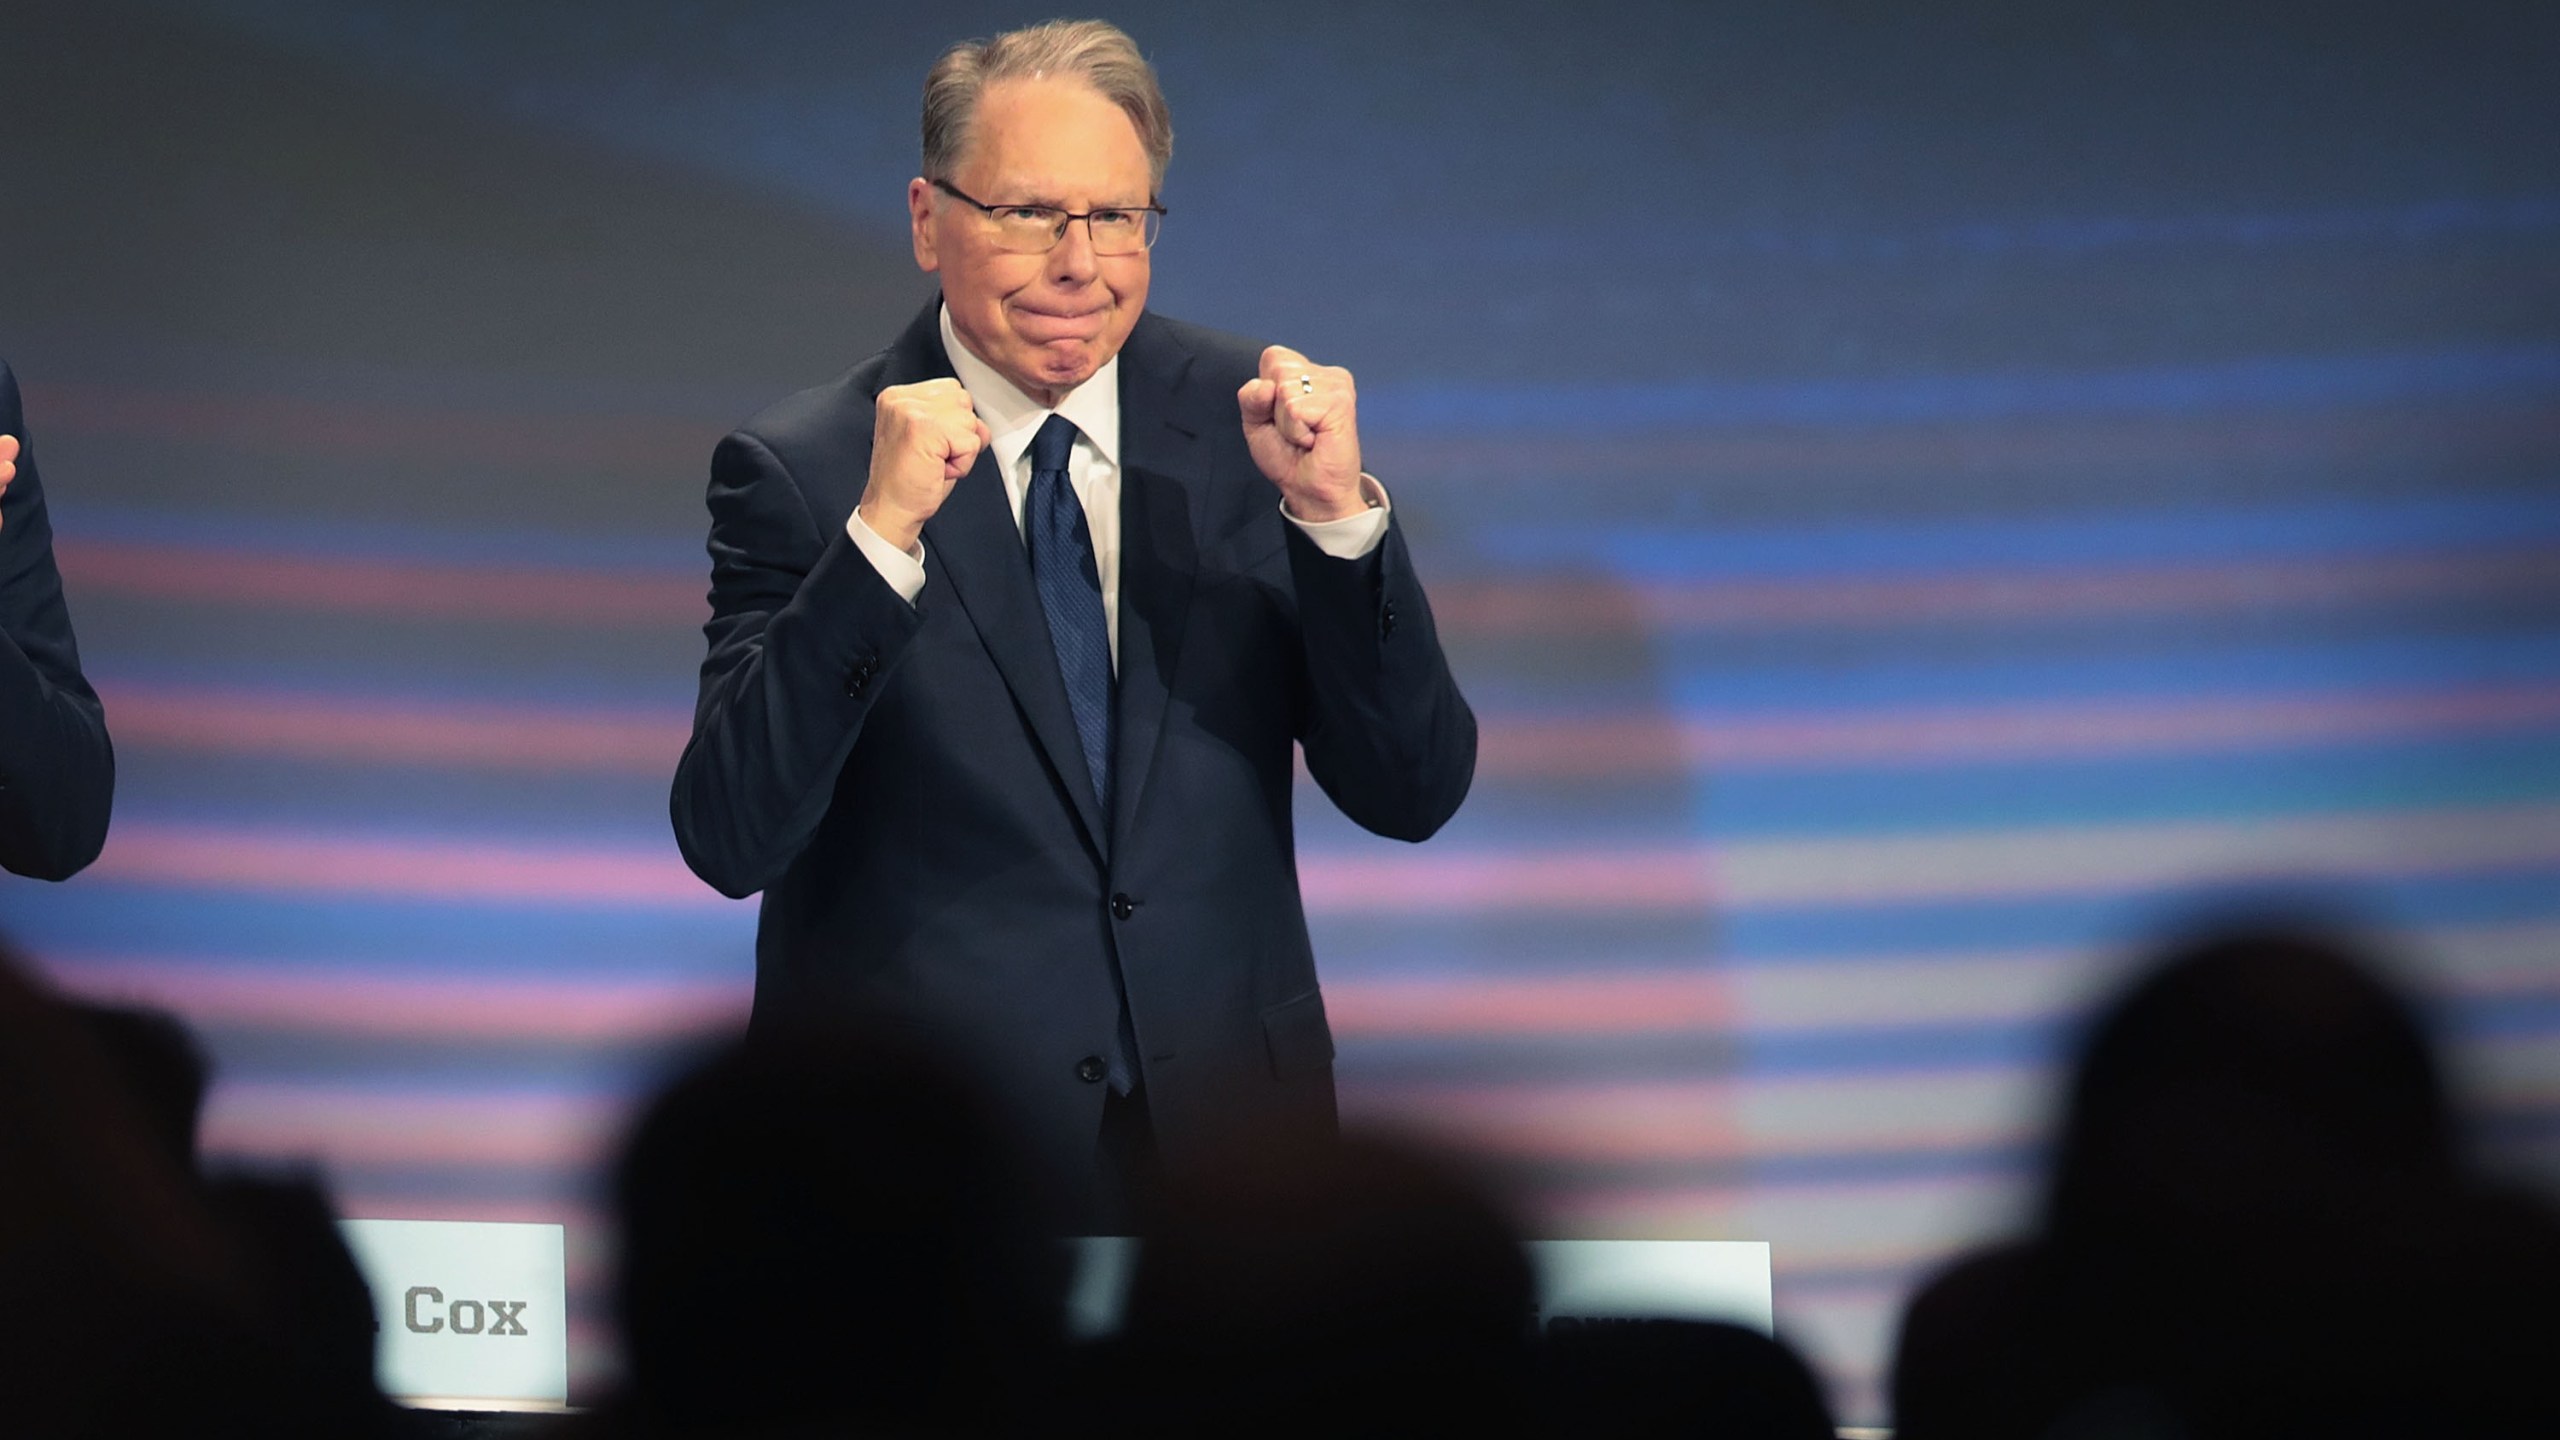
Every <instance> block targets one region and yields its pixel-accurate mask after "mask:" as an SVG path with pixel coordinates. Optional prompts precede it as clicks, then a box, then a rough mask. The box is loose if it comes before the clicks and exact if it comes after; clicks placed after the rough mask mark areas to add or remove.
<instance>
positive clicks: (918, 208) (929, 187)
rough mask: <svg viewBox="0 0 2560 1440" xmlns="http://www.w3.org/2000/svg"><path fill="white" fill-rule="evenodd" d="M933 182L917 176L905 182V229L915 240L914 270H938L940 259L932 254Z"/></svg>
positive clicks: (940, 263) (940, 266)
mask: <svg viewBox="0 0 2560 1440" xmlns="http://www.w3.org/2000/svg"><path fill="white" fill-rule="evenodd" d="M933 219H934V216H933V182H932V181H930V180H927V179H925V178H924V177H922V176H918V177H916V178H915V179H913V180H910V181H908V182H907V229H908V232H909V234H910V235H911V236H912V237H913V239H914V240H915V246H916V268H917V269H919V270H939V269H941V268H942V260H941V257H940V256H938V255H937V254H936V253H935V252H934V235H933Z"/></svg>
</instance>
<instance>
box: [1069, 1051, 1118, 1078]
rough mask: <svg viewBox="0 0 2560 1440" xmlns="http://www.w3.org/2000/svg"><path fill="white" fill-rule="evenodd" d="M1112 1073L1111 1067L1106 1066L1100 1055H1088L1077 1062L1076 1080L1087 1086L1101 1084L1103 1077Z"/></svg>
mask: <svg viewBox="0 0 2560 1440" xmlns="http://www.w3.org/2000/svg"><path fill="white" fill-rule="evenodd" d="M1110 1073H1111V1067H1110V1066H1108V1065H1106V1064H1104V1063H1103V1062H1102V1057H1101V1056H1099V1055H1087V1056H1086V1057H1084V1058H1083V1059H1081V1060H1079V1061H1077V1062H1076V1078H1077V1079H1079V1080H1081V1081H1083V1082H1084V1083H1086V1084H1087V1085H1099V1084H1101V1083H1102V1080H1103V1077H1104V1076H1106V1075H1109V1074H1110Z"/></svg>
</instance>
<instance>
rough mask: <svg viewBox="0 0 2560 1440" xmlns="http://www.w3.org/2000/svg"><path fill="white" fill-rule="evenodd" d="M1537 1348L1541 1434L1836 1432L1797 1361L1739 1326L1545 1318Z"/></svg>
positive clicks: (1783, 1437)
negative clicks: (1543, 1428) (1543, 1424)
mask: <svg viewBox="0 0 2560 1440" xmlns="http://www.w3.org/2000/svg"><path fill="white" fill-rule="evenodd" d="M1539 1352H1540V1353H1539V1356H1538V1360H1539V1366H1538V1368H1539V1378H1540V1381H1541V1387H1540V1388H1541V1390H1542V1391H1543V1404H1542V1407H1541V1408H1542V1409H1543V1411H1544V1413H1545V1419H1546V1433H1547V1434H1550V1435H1593V1436H1601V1435H1605V1436H1611V1437H1615V1440H1654V1437H1661V1440H1672V1437H1675V1436H1676V1437H1694V1436H1714V1437H1717V1440H1832V1436H1833V1435H1834V1434H1835V1433H1836V1431H1835V1429H1834V1426H1833V1423H1832V1419H1831V1409H1830V1406H1829V1405H1828V1404H1827V1403H1826V1402H1825V1401H1824V1399H1823V1396H1822V1386H1821V1383H1820V1382H1819V1381H1817V1380H1816V1379H1815V1378H1814V1375H1813V1372H1812V1371H1811V1370H1810V1369H1808V1368H1806V1366H1805V1363H1804V1361H1803V1359H1802V1358H1801V1357H1799V1356H1798V1355H1797V1354H1796V1353H1795V1352H1794V1351H1793V1350H1790V1349H1788V1348H1787V1347H1786V1346H1785V1345H1783V1344H1781V1343H1779V1342H1778V1341H1776V1340H1773V1339H1771V1338H1770V1337H1768V1336H1766V1335H1763V1334H1761V1333H1760V1332H1759V1331H1757V1330H1753V1329H1749V1328H1746V1327H1744V1326H1740V1325H1728V1324H1722V1323H1717V1322H1712V1321H1704V1320H1597V1321H1589V1322H1585V1323H1580V1324H1575V1323H1569V1322H1563V1321H1550V1322H1549V1323H1548V1326H1547V1332H1546V1334H1545V1336H1544V1337H1542V1339H1541V1340H1540V1342H1539Z"/></svg>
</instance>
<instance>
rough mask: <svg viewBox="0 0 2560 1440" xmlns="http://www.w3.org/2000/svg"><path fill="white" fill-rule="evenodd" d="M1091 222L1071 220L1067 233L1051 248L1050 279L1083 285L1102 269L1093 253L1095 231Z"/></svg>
mask: <svg viewBox="0 0 2560 1440" xmlns="http://www.w3.org/2000/svg"><path fill="white" fill-rule="evenodd" d="M1092 223H1093V222H1091V221H1089V220H1070V221H1068V222H1067V233H1066V234H1064V235H1061V236H1059V237H1058V243H1057V244H1055V245H1053V246H1051V247H1049V278H1050V279H1052V280H1055V281H1058V282H1060V283H1063V284H1069V285H1081V284H1083V283H1084V282H1085V281H1087V280H1090V279H1092V278H1093V274H1094V271H1095V270H1096V269H1098V268H1100V267H1099V266H1098V265H1097V264H1096V262H1095V258H1094V253H1093V229H1092Z"/></svg>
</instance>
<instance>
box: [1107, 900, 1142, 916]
mask: <svg viewBox="0 0 2560 1440" xmlns="http://www.w3.org/2000/svg"><path fill="white" fill-rule="evenodd" d="M1137 913H1138V902H1137V901H1135V900H1132V899H1130V898H1129V897H1128V896H1127V895H1125V894H1123V895H1114V896H1112V897H1111V918H1112V919H1114V920H1126V919H1128V918H1129V917H1130V916H1132V915H1135V914H1137Z"/></svg>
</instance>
